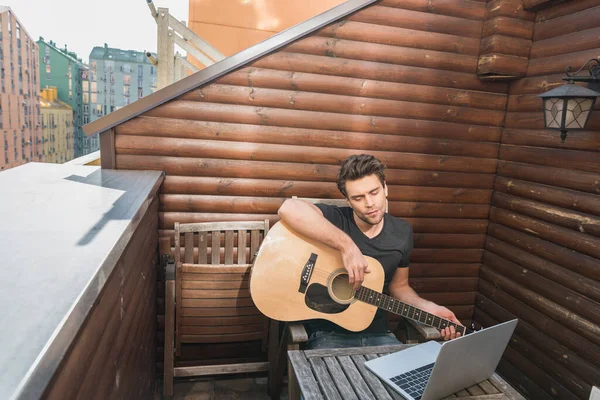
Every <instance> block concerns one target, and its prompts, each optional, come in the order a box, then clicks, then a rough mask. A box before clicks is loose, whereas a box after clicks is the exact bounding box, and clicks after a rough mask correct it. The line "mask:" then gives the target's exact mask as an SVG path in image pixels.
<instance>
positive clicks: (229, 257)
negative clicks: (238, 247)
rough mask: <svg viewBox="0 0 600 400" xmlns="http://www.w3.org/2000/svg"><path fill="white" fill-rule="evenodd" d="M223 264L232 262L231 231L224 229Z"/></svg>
mask: <svg viewBox="0 0 600 400" xmlns="http://www.w3.org/2000/svg"><path fill="white" fill-rule="evenodd" d="M224 262H225V264H233V231H230V230H227V231H225V261H224Z"/></svg>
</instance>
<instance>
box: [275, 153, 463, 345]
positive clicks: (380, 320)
mask: <svg viewBox="0 0 600 400" xmlns="http://www.w3.org/2000/svg"><path fill="white" fill-rule="evenodd" d="M384 169H385V166H384V165H383V163H382V162H381V161H380V160H379V159H377V158H375V157H373V156H371V155H367V154H361V155H357V156H351V157H349V158H348V159H346V160H345V161H344V162H343V163H342V166H341V169H340V172H339V175H338V179H337V185H338V189H339V190H340V192H342V194H343V195H344V197H345V198H346V201H347V202H348V205H349V206H350V207H335V206H330V205H325V204H316V205H315V204H311V203H309V202H305V201H302V200H297V199H291V200H286V201H285V202H284V203H283V205H282V206H281V208H280V209H279V212H278V213H279V216H280V218H281V219H282V220H283V221H284V222H285V223H286V224H287V225H288V226H290V227H291V228H292V229H294V230H296V231H298V232H300V233H302V234H304V235H306V236H308V237H309V238H312V239H314V240H317V241H320V242H321V243H323V244H326V245H327V246H329V247H332V248H334V249H336V250H338V251H339V252H340V253H341V255H342V260H343V262H344V267H345V268H346V270H347V271H348V277H349V281H350V284H353V285H354V288H355V289H357V288H359V287H360V285H361V283H362V282H363V280H364V275H365V274H368V273H369V272H370V271H369V270H368V265H367V261H366V260H365V257H364V256H363V254H364V255H367V256H371V257H373V258H375V259H377V261H379V262H380V263H381V265H382V266H383V268H384V271H385V283H384V287H383V292H384V293H385V294H390V295H391V296H393V297H395V298H397V299H399V300H401V301H402V302H405V303H408V304H411V305H413V306H416V307H417V308H420V309H422V310H424V311H427V312H430V313H432V314H435V315H437V316H440V317H442V318H446V319H449V320H451V321H453V322H455V323H460V322H459V321H458V320H457V319H456V316H455V315H454V313H453V312H452V311H450V310H448V309H447V308H446V307H442V306H439V305H437V304H435V303H432V302H430V301H427V300H425V299H423V298H421V297H420V296H419V295H418V294H417V293H416V292H415V291H414V290H413V289H412V288H411V287H410V286H409V284H408V265H409V256H410V251H411V250H412V247H413V232H412V228H411V226H410V225H409V224H408V222H406V221H404V220H402V219H400V218H395V217H393V216H391V215H389V214H387V213H386V212H385V210H386V202H387V194H388V188H387V186H386V183H385V175H384ZM306 327H307V331H308V334H309V341H308V343H307V348H310V349H315V348H339V347H357V346H369V345H373V346H376V345H386V344H398V343H399V341H398V340H397V339H396V337H395V336H394V335H393V334H392V333H390V331H389V330H388V328H387V318H386V315H385V312H384V311H383V310H381V309H379V310H378V311H377V313H376V315H375V318H374V319H373V322H372V323H371V325H370V326H369V327H368V328H367V329H365V330H364V331H362V332H358V333H356V332H350V331H347V330H345V329H343V328H341V327H339V326H337V325H335V324H333V323H331V322H329V321H325V320H314V321H309V322H307V323H306ZM441 334H442V337H443V339H444V340H449V339H454V338H455V337H457V336H458V335H459V334H457V333H456V332H455V330H454V327H449V328H445V329H443V330H442V331H441Z"/></svg>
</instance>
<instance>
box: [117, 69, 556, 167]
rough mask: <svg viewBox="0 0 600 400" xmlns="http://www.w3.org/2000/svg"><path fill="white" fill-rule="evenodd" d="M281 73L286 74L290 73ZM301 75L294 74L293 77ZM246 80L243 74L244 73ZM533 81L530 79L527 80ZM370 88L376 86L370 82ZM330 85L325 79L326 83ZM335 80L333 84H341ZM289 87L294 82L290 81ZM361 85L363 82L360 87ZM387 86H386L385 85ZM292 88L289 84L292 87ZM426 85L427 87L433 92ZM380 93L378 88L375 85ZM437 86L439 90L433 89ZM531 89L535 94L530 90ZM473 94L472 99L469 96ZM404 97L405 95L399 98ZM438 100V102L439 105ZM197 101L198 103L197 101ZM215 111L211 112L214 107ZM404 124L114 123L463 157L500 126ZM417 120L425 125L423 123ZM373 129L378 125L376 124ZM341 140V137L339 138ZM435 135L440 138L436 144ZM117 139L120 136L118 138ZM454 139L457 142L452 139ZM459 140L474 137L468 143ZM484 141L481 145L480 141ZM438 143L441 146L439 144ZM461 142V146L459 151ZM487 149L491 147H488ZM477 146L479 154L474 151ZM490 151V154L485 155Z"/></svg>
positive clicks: (153, 133)
mask: <svg viewBox="0 0 600 400" xmlns="http://www.w3.org/2000/svg"><path fill="white" fill-rule="evenodd" d="M279 72H281V73H285V74H286V77H289V75H290V73H289V72H286V71H279ZM297 75H301V74H296V73H294V76H297ZM323 77H324V78H325V79H333V78H335V77H331V76H326V75H323ZM244 78H245V79H246V80H247V79H248V77H247V76H244ZM560 78H561V77H560V76H559V77H557V80H556V82H560ZM341 79H342V82H345V81H346V80H355V81H357V83H356V84H355V85H358V88H357V89H356V90H357V91H358V94H361V95H363V96H364V95H367V94H368V90H369V86H368V84H363V83H362V82H364V81H365V80H364V79H353V78H341ZM530 79H533V78H530ZM369 82H373V83H372V84H371V85H370V86H376V84H377V82H376V81H369ZM331 84H332V83H330V85H331ZM341 84H342V83H341V82H340V83H339V84H338V85H341ZM379 84H380V85H382V84H385V85H386V86H385V89H386V93H387V91H389V90H393V89H395V90H397V91H399V92H401V93H404V92H406V97H408V96H409V95H414V93H415V91H417V92H420V93H422V95H427V97H425V98H423V99H422V101H423V102H430V103H435V98H434V96H435V97H442V98H447V97H450V98H451V99H455V100H456V101H457V102H458V103H457V104H453V105H455V106H460V107H474V106H475V104H476V102H486V103H490V104H492V105H494V109H504V108H505V107H506V95H505V94H497V93H485V92H484V93H483V94H485V95H486V96H487V97H476V96H475V95H474V93H478V92H474V91H465V90H460V89H449V88H433V87H432V88H433V89H435V91H433V92H431V91H427V90H425V91H424V90H423V89H422V85H408V84H395V83H393V82H379ZM290 85H292V86H295V85H296V84H295V83H293V84H290ZM363 85H367V86H366V87H365V86H363ZM390 86H391V88H390ZM292 89H293V88H292ZM433 89H432V90H433ZM381 90H382V91H383V88H382V89H381ZM438 90H439V91H438ZM535 93H538V91H536V92H535ZM375 95H377V96H381V97H383V98H385V97H386V96H391V94H390V95H386V94H384V93H376V94H374V95H373V96H375ZM473 96H475V97H473ZM404 99H405V100H406V98H404ZM441 104H444V103H441ZM200 105H203V103H200ZM214 112H215V113H216V112H217V111H216V110H215V111H214ZM215 117H218V118H220V116H218V115H215ZM399 122H402V123H403V125H404V126H402V127H401V128H400V127H399V128H398V129H392V127H390V129H386V130H381V129H378V130H379V132H374V129H373V128H374V127H370V128H369V127H365V129H364V130H362V131H358V130H356V129H353V130H351V131H345V130H343V129H341V128H340V127H338V129H336V132H332V131H331V130H325V129H323V128H322V127H318V126H315V127H313V128H310V127H290V126H265V125H264V124H250V123H243V122H241V121H240V122H233V123H231V122H215V121H211V120H210V118H209V120H205V121H198V120H191V119H177V118H169V117H164V116H162V117H159V116H157V117H149V116H148V117H137V118H135V119H132V120H131V121H129V122H127V123H126V124H123V125H120V128H119V129H120V133H119V135H118V136H120V135H127V136H148V137H165V138H187V139H202V140H213V139H218V140H226V141H239V140H240V138H242V137H243V138H244V140H245V141H248V142H252V143H271V144H292V145H293V144H298V143H300V142H301V143H304V144H306V145H309V146H315V147H339V148H355V149H369V150H389V151H393V150H394V149H397V148H398V147H399V146H401V147H402V148H403V149H404V150H405V151H406V152H409V153H410V152H419V149H423V148H425V149H428V150H429V151H430V152H431V153H432V154H451V155H466V156H475V157H477V156H480V157H487V156H489V155H490V154H492V153H493V149H495V148H496V147H497V143H493V142H494V141H497V140H498V138H499V137H500V133H501V132H500V131H501V129H500V128H498V127H486V126H481V125H476V126H475V125H474V126H472V127H468V128H467V129H465V127H464V126H463V125H462V124H454V123H450V122H439V121H420V122H419V124H415V123H414V122H411V121H410V120H403V121H399ZM422 124H425V126H423V125H422ZM377 128H379V127H377ZM340 138H344V139H345V140H344V141H340ZM439 139H445V141H443V142H441V143H440V140H439ZM119 140H120V139H119ZM455 140H459V141H455ZM465 141H476V142H475V143H470V142H467V143H465ZM482 142H485V143H482ZM442 144H443V146H442ZM461 146H463V149H462V152H461ZM490 147H491V149H490ZM478 148H481V149H480V150H482V151H480V152H477V151H476V149H478ZM490 152H492V153H490Z"/></svg>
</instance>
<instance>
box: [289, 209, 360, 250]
mask: <svg viewBox="0 0 600 400" xmlns="http://www.w3.org/2000/svg"><path fill="white" fill-rule="evenodd" d="M278 214H279V217H280V218H281V220H282V221H283V222H285V223H286V224H287V225H288V226H289V227H290V228H292V229H294V230H295V231H297V232H299V233H301V234H303V235H305V236H307V237H309V238H310V239H314V240H316V241H318V242H321V243H323V244H325V245H327V246H329V247H331V248H334V249H336V250H338V251H340V252H343V251H346V250H347V249H348V248H350V247H352V246H354V242H353V241H352V239H351V238H350V237H349V236H348V235H346V234H345V233H344V232H343V231H341V230H340V229H338V228H337V227H336V226H335V225H333V224H332V223H331V222H329V221H328V220H327V219H326V218H325V217H324V216H323V214H322V213H321V211H320V210H319V209H318V208H317V207H316V206H315V205H313V204H309V203H307V202H304V201H302V200H295V199H292V200H286V201H285V203H283V205H282V206H281V208H280V209H279V212H278Z"/></svg>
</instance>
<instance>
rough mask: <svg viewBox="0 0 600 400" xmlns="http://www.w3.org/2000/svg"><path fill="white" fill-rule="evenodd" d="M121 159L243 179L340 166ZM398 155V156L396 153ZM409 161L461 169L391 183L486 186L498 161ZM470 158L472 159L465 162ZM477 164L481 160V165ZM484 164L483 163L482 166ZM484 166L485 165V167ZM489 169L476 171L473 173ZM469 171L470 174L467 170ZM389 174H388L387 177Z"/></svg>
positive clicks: (327, 171) (406, 174)
mask: <svg viewBox="0 0 600 400" xmlns="http://www.w3.org/2000/svg"><path fill="white" fill-rule="evenodd" d="M117 157H120V158H121V161H122V162H123V163H124V165H125V164H127V166H128V167H129V168H155V169H156V168H161V169H164V170H165V171H167V173H169V174H171V173H172V174H175V175H196V176H213V177H229V176H238V177H241V178H263V179H271V178H274V179H283V178H286V177H289V178H291V179H302V180H308V181H314V180H319V181H321V180H323V179H325V180H330V179H334V177H335V174H336V173H337V172H336V171H337V170H338V169H339V168H338V167H335V166H334V165H331V166H329V165H322V164H321V165H319V164H316V165H309V164H294V163H286V162H269V161H245V160H209V159H198V158H191V157H167V156H140V155H119V156H117ZM395 157H396V158H398V155H397V154H396V156H395ZM403 158H404V160H405V161H407V163H409V162H410V163H412V164H413V166H414V167H417V166H419V165H420V167H419V168H423V167H424V166H427V167H429V168H433V169H436V168H438V167H434V164H436V163H439V162H448V163H449V165H448V166H445V167H444V168H445V169H454V170H458V171H461V172H446V171H442V172H438V171H419V170H408V169H406V170H400V169H390V170H388V171H387V175H389V178H388V180H389V182H390V183H391V184H400V185H415V184H418V185H422V186H446V187H462V188H477V189H487V188H490V187H491V186H492V185H493V175H492V172H491V171H492V170H494V171H495V169H496V161H495V160H486V161H485V162H482V161H481V159H475V158H473V159H471V160H467V159H462V160H461V159H454V158H450V159H446V161H442V159H443V158H440V157H437V156H434V157H431V156H412V155H411V156H409V155H404V156H403ZM466 161H469V162H466ZM478 163H480V164H479V165H478ZM482 164H483V165H482ZM482 167H483V168H482ZM480 171H481V172H488V171H490V172H489V174H485V173H474V172H480ZM466 172H469V173H466ZM386 177H387V176H386Z"/></svg>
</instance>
